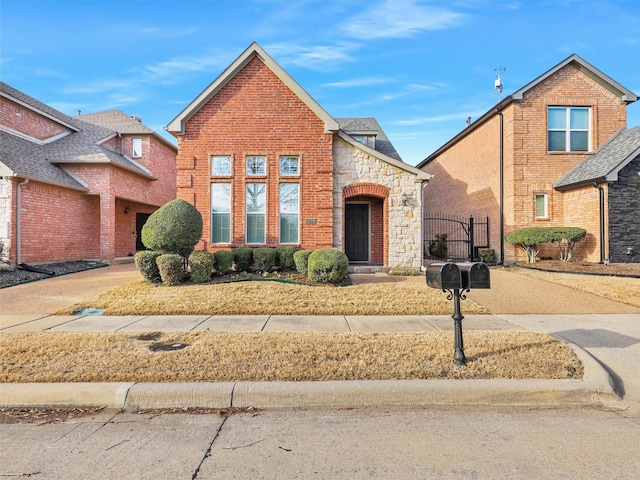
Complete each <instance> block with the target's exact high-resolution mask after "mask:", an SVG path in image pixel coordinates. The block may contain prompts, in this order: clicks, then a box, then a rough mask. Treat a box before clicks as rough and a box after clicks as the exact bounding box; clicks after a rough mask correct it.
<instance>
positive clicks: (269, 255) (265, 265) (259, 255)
mask: <svg viewBox="0 0 640 480" xmlns="http://www.w3.org/2000/svg"><path fill="white" fill-rule="evenodd" d="M253 262H254V263H255V266H256V268H258V270H261V271H263V272H270V271H271V270H273V267H275V266H276V251H275V250H274V249H273V248H267V247H260V248H256V249H254V250H253Z"/></svg>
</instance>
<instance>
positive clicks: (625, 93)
mask: <svg viewBox="0 0 640 480" xmlns="http://www.w3.org/2000/svg"><path fill="white" fill-rule="evenodd" d="M567 65H572V66H573V67H575V68H577V69H578V70H580V71H581V72H583V73H584V74H585V75H587V76H589V77H590V78H592V79H593V80H595V81H596V82H598V83H599V84H600V85H602V86H603V87H605V88H607V89H608V90H609V91H611V92H613V93H614V94H615V95H616V96H618V97H619V98H620V101H621V102H623V103H627V104H629V103H633V102H635V101H636V100H638V96H637V95H636V94H635V93H633V92H632V91H631V90H629V89H627V88H625V87H623V86H622V85H620V84H619V83H618V82H616V81H615V80H613V79H612V78H611V77H609V76H607V75H605V74H604V73H602V72H601V71H600V70H598V69H597V68H596V67H594V66H593V65H591V64H590V63H589V62H587V61H585V60H584V59H583V58H582V57H580V56H579V55H576V54H575V53H574V54H573V55H570V56H569V57H567V58H566V59H564V60H563V61H562V62H560V63H558V64H557V65H555V66H554V67H552V68H550V69H549V70H547V71H546V72H545V73H543V74H542V75H540V76H539V77H537V78H536V79H534V80H532V81H531V82H529V83H527V84H526V85H525V86H524V87H522V88H520V89H518V90H516V91H515V92H514V93H513V94H511V95H509V96H507V97H505V98H504V99H503V100H502V101H500V102H499V103H497V104H496V105H495V106H493V107H491V109H489V110H488V111H487V112H486V113H484V114H483V115H481V116H480V117H479V118H478V119H477V120H476V121H474V122H473V123H471V124H470V125H469V126H468V127H467V128H465V129H464V130H462V131H461V132H460V133H458V134H457V135H456V136H455V137H453V138H452V139H451V140H449V141H448V142H447V143H445V144H444V145H443V146H441V147H440V148H439V149H437V150H436V151H435V152H433V153H432V154H431V155H429V156H428V157H427V158H425V159H424V160H423V161H422V162H420V163H419V164H418V165H417V167H418V168H422V167H423V166H425V165H426V164H428V163H429V162H430V161H432V160H433V159H435V158H436V157H437V156H438V155H440V154H441V153H442V152H444V151H445V150H447V149H448V148H450V147H451V146H453V145H455V144H456V143H458V142H459V141H460V140H461V139H463V138H464V137H466V136H467V135H468V134H469V133H471V132H472V131H474V130H475V129H476V128H478V127H479V126H481V125H482V124H483V123H485V122H487V121H488V120H490V119H492V118H493V117H494V116H496V115H498V114H499V113H500V111H501V110H504V109H505V108H506V107H507V106H508V105H510V104H511V103H513V102H516V101H519V100H522V98H523V97H524V95H525V94H526V93H527V92H528V91H529V90H531V89H532V88H535V87H536V86H538V85H539V84H540V83H542V82H544V81H545V80H546V79H548V78H549V77H551V76H552V75H554V74H556V73H557V72H558V71H559V70H561V69H563V68H565V67H566V66H567Z"/></svg>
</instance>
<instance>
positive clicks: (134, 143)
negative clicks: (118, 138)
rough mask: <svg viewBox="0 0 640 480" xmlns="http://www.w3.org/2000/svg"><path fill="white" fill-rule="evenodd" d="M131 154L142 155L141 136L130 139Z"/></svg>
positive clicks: (134, 156) (139, 156) (135, 156)
mask: <svg viewBox="0 0 640 480" xmlns="http://www.w3.org/2000/svg"><path fill="white" fill-rule="evenodd" d="M131 156H132V157H133V158H141V157H142V139H141V138H133V139H131Z"/></svg>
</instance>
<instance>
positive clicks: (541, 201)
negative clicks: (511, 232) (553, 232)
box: [536, 194, 547, 218]
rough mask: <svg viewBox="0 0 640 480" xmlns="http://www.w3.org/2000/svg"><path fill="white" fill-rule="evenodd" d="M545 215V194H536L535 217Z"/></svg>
mask: <svg viewBox="0 0 640 480" xmlns="http://www.w3.org/2000/svg"><path fill="white" fill-rule="evenodd" d="M546 217H547V196H546V195H544V194H541V195H536V218H546Z"/></svg>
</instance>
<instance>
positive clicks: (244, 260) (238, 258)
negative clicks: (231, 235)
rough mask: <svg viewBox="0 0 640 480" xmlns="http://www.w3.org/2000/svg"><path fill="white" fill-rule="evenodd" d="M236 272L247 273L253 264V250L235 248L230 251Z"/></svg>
mask: <svg viewBox="0 0 640 480" xmlns="http://www.w3.org/2000/svg"><path fill="white" fill-rule="evenodd" d="M232 252H233V262H234V263H235V265H236V272H248V271H249V269H250V268H251V265H252V264H253V248H250V247H236V248H234V249H233V250H232Z"/></svg>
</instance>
